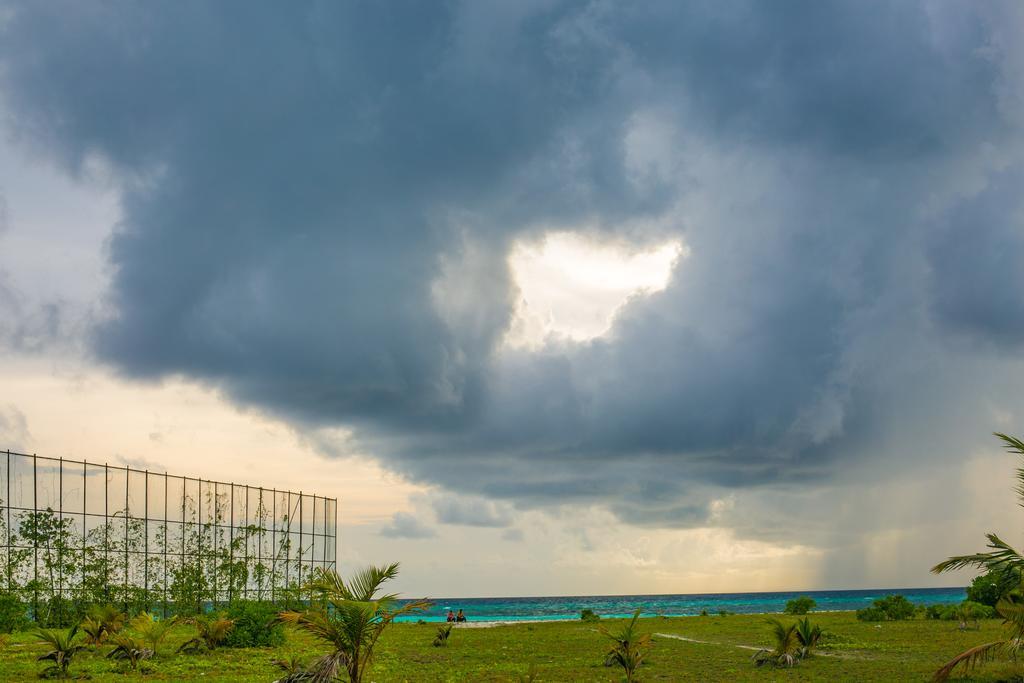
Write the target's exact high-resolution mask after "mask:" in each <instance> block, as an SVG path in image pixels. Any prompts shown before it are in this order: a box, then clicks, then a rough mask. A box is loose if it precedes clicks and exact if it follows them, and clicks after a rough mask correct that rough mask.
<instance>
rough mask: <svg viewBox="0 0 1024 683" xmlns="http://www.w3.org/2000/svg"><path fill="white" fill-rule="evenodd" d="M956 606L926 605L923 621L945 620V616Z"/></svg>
mask: <svg viewBox="0 0 1024 683" xmlns="http://www.w3.org/2000/svg"><path fill="white" fill-rule="evenodd" d="M954 607H956V605H950V604H947V603H939V604H937V605H928V606H927V607H925V608H924V618H925V619H945V618H946V614H947V613H949V612H952V610H953V608H954Z"/></svg>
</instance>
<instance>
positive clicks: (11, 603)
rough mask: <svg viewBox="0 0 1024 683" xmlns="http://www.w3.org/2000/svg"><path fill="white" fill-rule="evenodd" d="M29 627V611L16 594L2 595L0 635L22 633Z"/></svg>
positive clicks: (0, 602) (0, 601)
mask: <svg viewBox="0 0 1024 683" xmlns="http://www.w3.org/2000/svg"><path fill="white" fill-rule="evenodd" d="M27 626H28V609H27V608H26V606H25V603H23V602H22V601H21V600H19V599H18V596H17V595H15V594H14V593H0V633H10V632H11V631H20V630H21V629H23V628H25V627H27Z"/></svg>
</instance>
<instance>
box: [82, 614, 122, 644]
mask: <svg viewBox="0 0 1024 683" xmlns="http://www.w3.org/2000/svg"><path fill="white" fill-rule="evenodd" d="M124 622H125V615H124V612H122V611H121V610H119V609H118V608H116V607H114V606H113V605H93V606H92V607H91V608H90V609H89V612H88V613H87V615H86V617H85V619H83V620H82V626H81V628H82V632H83V633H85V642H86V644H87V645H93V646H96V645H102V644H103V643H104V642H105V641H106V640H107V638H109V637H110V636H111V635H113V634H115V633H118V632H120V631H121V629H122V628H124Z"/></svg>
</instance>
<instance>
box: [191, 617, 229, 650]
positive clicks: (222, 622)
mask: <svg viewBox="0 0 1024 683" xmlns="http://www.w3.org/2000/svg"><path fill="white" fill-rule="evenodd" d="M193 623H194V624H195V627H196V635H195V637H193V638H189V639H188V640H186V641H185V642H184V643H182V644H181V645H179V646H178V652H184V653H186V654H197V653H199V652H206V651H211V650H216V649H217V648H218V647H219V646H220V645H221V644H222V643H223V642H224V640H225V639H226V638H227V637H228V633H230V632H231V629H233V628H234V627H235V620H234V619H228V618H226V617H219V616H218V617H212V618H209V619H204V618H201V617H200V618H196V619H194V620H193Z"/></svg>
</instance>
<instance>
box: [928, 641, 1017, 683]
mask: <svg viewBox="0 0 1024 683" xmlns="http://www.w3.org/2000/svg"><path fill="white" fill-rule="evenodd" d="M1005 647H1006V641H1005V640H997V641H994V642H991V643H985V644H983V645H977V646H975V647H972V648H970V649H968V650H964V651H963V652H961V653H960V654H958V655H957V656H956V657H953V659H951V660H949V661H948V662H946V664H945V665H944V666H943V667H942V668H941V669H939V670H938V671H936V672H935V675H934V676H933V677H932V680H933V681H935V683H941V681H945V680H948V679H949V677H950V676H951V675H952V673H953V671H954V670H955V669H956V668H957V667H958V666H959V667H963V668H964V669H965V670H968V671H969V670H971V669H973V668H974V667H976V666H978V665H979V664H984V663H985V662H987V661H989V660H991V659H994V658H995V657H996V656H998V655H999V654H1000V650H1003V649H1005Z"/></svg>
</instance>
